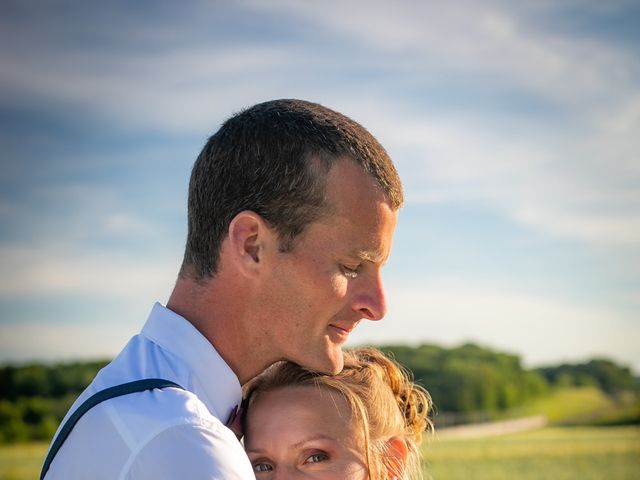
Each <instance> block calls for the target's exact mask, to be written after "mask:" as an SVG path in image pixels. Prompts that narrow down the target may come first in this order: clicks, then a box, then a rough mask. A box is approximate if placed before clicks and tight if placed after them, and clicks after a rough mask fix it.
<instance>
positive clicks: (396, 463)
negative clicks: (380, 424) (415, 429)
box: [387, 436, 409, 480]
mask: <svg viewBox="0 0 640 480" xmlns="http://www.w3.org/2000/svg"><path fill="white" fill-rule="evenodd" d="M408 453H409V450H408V449H407V444H406V442H405V441H404V439H403V438H402V437H398V436H396V437H391V438H390V439H389V440H387V458H388V462H387V469H388V470H387V478H390V479H397V480H401V479H403V478H404V474H405V469H406V466H407V455H408Z"/></svg>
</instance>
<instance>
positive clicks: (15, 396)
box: [0, 344, 637, 443]
mask: <svg viewBox="0 0 640 480" xmlns="http://www.w3.org/2000/svg"><path fill="white" fill-rule="evenodd" d="M380 348H381V349H382V350H383V351H385V352H387V353H390V354H391V355H392V356H393V357H395V359H396V360H397V361H398V362H400V363H401V364H403V365H404V366H405V367H406V368H407V369H409V370H410V371H411V372H412V373H413V376H414V378H415V380H416V381H417V382H419V383H420V384H422V385H423V386H424V387H425V388H426V389H427V390H428V391H429V392H430V394H431V396H432V398H433V399H434V402H435V404H436V407H437V410H438V411H439V412H440V413H448V412H453V413H454V414H456V415H466V418H472V416H471V414H474V413H476V412H499V411H504V410H508V409H510V408H513V407H516V406H519V405H521V404H523V403H524V402H526V401H528V400H530V399H532V398H535V397H539V396H542V395H545V394H546V393H547V392H548V391H549V389H550V388H554V387H556V386H559V387H563V386H573V385H592V386H596V387H598V388H600V389H602V390H603V391H605V392H607V393H609V394H615V393H617V392H619V391H621V390H632V389H634V388H636V389H637V384H636V383H635V380H634V378H633V376H632V374H631V372H630V370H629V369H628V368H625V367H621V366H619V365H616V364H615V363H613V362H611V361H609V360H592V361H590V362H587V363H583V364H574V365H568V364H565V365H560V366H554V367H544V368H539V369H535V370H527V369H525V368H523V367H522V364H521V362H520V358H519V357H518V356H517V355H512V354H507V353H501V352H496V351H493V350H490V349H488V348H484V347H480V346H477V345H473V344H466V345H462V346H459V347H455V348H443V347H440V346H436V345H420V346H417V347H412V346H406V345H386V346H381V347H380ZM106 363H107V361H106V360H105V361H93V362H78V363H65V364H58V365H44V364H33V365H22V366H12V365H7V366H3V367H0V443H8V442H17V441H26V440H50V439H51V437H52V436H53V434H54V433H55V431H56V428H57V427H58V424H59V423H60V421H61V420H62V418H63V417H64V415H65V413H66V412H67V410H68V409H69V407H70V406H71V404H72V403H73V401H74V400H75V399H76V397H77V396H78V395H79V394H80V392H82V391H83V390H84V389H85V387H86V386H87V385H88V384H89V383H90V382H91V380H92V379H93V378H94V376H95V375H96V373H97V372H98V370H100V368H102V367H103V366H104V365H105V364H106Z"/></svg>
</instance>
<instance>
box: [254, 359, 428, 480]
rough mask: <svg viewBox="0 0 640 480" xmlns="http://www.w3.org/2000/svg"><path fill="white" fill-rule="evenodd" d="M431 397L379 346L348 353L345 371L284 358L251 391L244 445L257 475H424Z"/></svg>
mask: <svg viewBox="0 0 640 480" xmlns="http://www.w3.org/2000/svg"><path fill="white" fill-rule="evenodd" d="M430 405H431V400H430V397H429V394H428V393H427V392H426V391H425V390H424V389H422V388H421V387H420V386H418V385H416V384H415V383H413V382H412V381H411V380H410V379H409V376H408V375H407V373H406V372H405V370H403V369H402V368H401V367H400V366H399V365H398V364H397V363H395V362H394V361H392V360H390V359H389V358H387V357H386V356H384V354H382V353H381V352H380V351H378V350H375V349H372V348H362V349H357V350H352V351H349V352H345V361H344V369H343V370H342V372H341V373H339V374H338V375H334V376H332V375H323V374H317V373H313V372H309V371H307V370H305V369H303V368H301V367H299V366H297V365H295V364H293V363H290V362H282V363H278V364H276V365H274V366H273V367H271V368H269V369H267V370H266V371H265V372H264V373H263V374H261V375H260V376H259V377H257V378H256V379H254V381H252V382H251V383H250V385H249V386H248V387H247V389H246V394H245V409H246V410H245V415H244V417H243V420H244V432H245V438H244V442H245V449H246V450H247V454H248V455H249V459H250V460H251V463H252V465H253V468H254V471H255V473H256V477H257V479H258V480H267V479H275V478H288V479H295V478H313V479H324V478H331V479H373V480H378V479H407V478H412V479H413V478H422V476H421V470H420V451H419V445H420V442H421V440H422V433H423V432H424V431H426V430H431V429H432V425H431V422H430V421H429V419H428V417H427V414H428V411H429V408H430Z"/></svg>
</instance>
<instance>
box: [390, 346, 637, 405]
mask: <svg viewBox="0 0 640 480" xmlns="http://www.w3.org/2000/svg"><path fill="white" fill-rule="evenodd" d="M380 348H381V349H382V350H383V351H385V352H388V353H390V354H391V355H392V356H393V357H395V359H396V360H397V361H398V362H400V363H401V364H403V365H404V366H405V367H407V368H408V369H409V370H410V371H411V372H412V373H413V375H414V379H415V380H416V381H417V382H418V383H420V384H421V385H423V386H424V387H425V388H426V389H427V390H428V391H429V393H430V394H431V397H432V398H433V400H434V402H435V405H436V408H437V410H438V411H440V412H454V413H459V414H469V413H476V412H484V413H486V412H499V411H504V410H508V409H510V408H513V407H517V406H519V405H522V404H523V403H525V402H526V401H528V400H530V399H533V398H535V397H539V396H542V395H545V394H546V393H547V392H548V391H549V389H550V388H556V387H566V386H581V385H590V386H596V387H598V388H600V389H601V390H603V391H604V392H605V393H608V394H615V393H617V392H620V391H627V390H636V389H637V382H636V379H634V377H633V375H632V373H631V371H630V370H629V369H628V368H626V367H621V366H619V365H616V364H615V363H614V362H612V361H610V360H591V361H589V362H587V363H581V364H572V365H569V364H565V365H560V366H557V367H545V368H538V369H533V370H527V369H525V368H523V367H522V364H521V362H520V358H519V357H518V356H517V355H512V354H508V353H502V352H496V351H494V350H490V349H488V348H484V347H480V346H478V345H474V344H466V345H462V346H459V347H455V348H443V347H440V346H437V345H428V344H425V345H420V346H417V347H411V346H406V345H386V346H381V347H380Z"/></svg>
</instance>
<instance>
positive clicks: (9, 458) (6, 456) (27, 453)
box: [0, 442, 49, 480]
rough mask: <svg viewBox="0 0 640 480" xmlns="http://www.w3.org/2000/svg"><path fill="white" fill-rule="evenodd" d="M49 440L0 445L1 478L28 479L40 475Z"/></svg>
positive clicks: (9, 479)
mask: <svg viewBox="0 0 640 480" xmlns="http://www.w3.org/2000/svg"><path fill="white" fill-rule="evenodd" d="M48 446H49V443H48V442H43V443H25V444H18V445H0V479H1V480H27V479H30V480H31V479H34V478H39V477H40V468H41V466H42V462H43V461H44V456H45V454H46V453H47V447H48Z"/></svg>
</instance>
